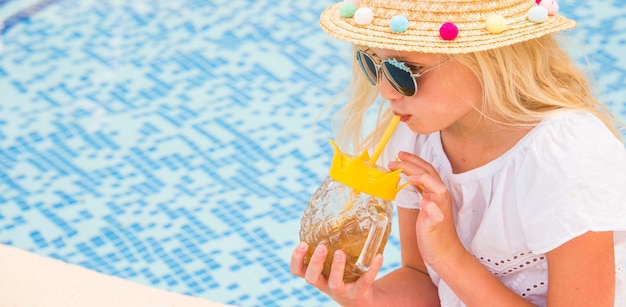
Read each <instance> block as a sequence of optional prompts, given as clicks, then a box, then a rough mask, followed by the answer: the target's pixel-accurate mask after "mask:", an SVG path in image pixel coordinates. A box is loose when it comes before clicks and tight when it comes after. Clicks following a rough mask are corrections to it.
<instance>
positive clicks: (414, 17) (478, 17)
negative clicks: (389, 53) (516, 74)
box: [320, 0, 576, 54]
mask: <svg viewBox="0 0 626 307" xmlns="http://www.w3.org/2000/svg"><path fill="white" fill-rule="evenodd" d="M538 2H539V1H535V0H395V1H394V0H387V1H384V0H360V1H358V0H345V1H343V2H340V3H336V4H333V5H331V6H330V7H328V8H327V9H326V10H325V11H324V12H323V13H322V15H321V18H320V25H321V27H322V29H324V31H326V32H327V33H328V34H330V35H331V36H333V37H335V38H338V39H340V40H344V41H348V42H351V43H355V44H358V45H364V46H368V47H376V48H383V49H391V50H398V51H417V52H425V53H444V54H456V53H468V52H475V51H482V50H487V49H493V48H498V47H502V46H506V45H511V44H514V43H518V42H522V41H525V40H529V39H533V38H537V37H540V36H543V35H545V34H548V33H553V32H558V31H562V30H567V29H571V28H573V27H575V26H576V23H575V22H574V21H573V20H570V19H567V18H565V17H563V16H561V15H558V14H557V12H558V4H557V3H556V1H555V0H542V1H541V2H540V3H538Z"/></svg>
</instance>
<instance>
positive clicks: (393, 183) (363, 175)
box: [330, 116, 404, 200]
mask: <svg viewBox="0 0 626 307" xmlns="http://www.w3.org/2000/svg"><path fill="white" fill-rule="evenodd" d="M399 122H400V118H399V117H398V116H394V118H393V119H392V120H391V123H390V124H389V126H388V127H387V130H386V131H385V133H384V134H383V137H382V139H381V141H380V142H379V143H378V145H377V146H376V149H375V150H374V153H373V155H372V157H371V158H370V156H369V154H368V152H367V151H364V152H363V153H362V154H361V155H360V156H358V157H356V158H355V157H353V156H350V155H347V154H343V153H342V152H341V150H340V149H339V147H338V146H337V144H335V142H333V141H332V140H331V141H330V143H331V144H332V145H333V147H334V149H335V153H334V155H333V161H332V163H331V166H330V177H331V178H333V179H334V180H335V181H338V182H341V183H343V184H345V185H346V186H348V187H351V188H353V189H355V190H357V191H361V192H365V193H367V194H369V195H372V196H374V197H379V198H383V199H386V200H394V199H395V198H396V194H397V193H398V192H399V191H400V190H401V189H402V188H403V187H404V185H402V186H400V187H398V183H399V182H400V173H401V172H402V170H396V171H393V172H391V171H389V170H388V169H386V168H383V167H380V166H378V165H376V164H375V163H376V160H378V156H379V155H380V153H381V152H382V149H383V148H384V147H385V144H386V143H387V141H388V140H389V137H391V134H392V133H393V131H394V130H395V128H396V126H397V125H398V123H399Z"/></svg>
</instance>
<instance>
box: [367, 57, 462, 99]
mask: <svg viewBox="0 0 626 307" xmlns="http://www.w3.org/2000/svg"><path fill="white" fill-rule="evenodd" d="M366 51H367V50H357V52H356V60H357V62H359V66H361V70H362V71H363V74H365V77H366V78H367V81H369V83H370V84H372V85H376V84H377V83H378V78H379V76H380V75H379V72H380V71H381V70H382V72H383V75H384V76H385V78H386V79H387V81H388V82H389V84H390V85H391V87H392V88H393V89H394V90H395V91H396V92H398V93H400V94H401V95H403V96H408V97H410V96H413V95H415V93H417V81H416V78H419V77H421V76H422V75H424V74H425V73H427V72H429V71H431V70H433V69H435V68H437V67H439V65H441V64H443V63H445V62H448V61H450V60H451V59H452V58H448V59H447V60H445V61H443V62H440V63H439V64H437V65H435V66H433V67H431V68H428V69H426V70H424V71H422V72H419V73H412V72H411V69H410V68H409V67H408V66H406V64H405V63H404V62H399V61H398V60H396V59H386V60H383V59H381V58H379V57H377V56H376V55H373V54H370V53H367V52H366ZM379 63H380V64H379Z"/></svg>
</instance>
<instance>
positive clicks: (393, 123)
mask: <svg viewBox="0 0 626 307" xmlns="http://www.w3.org/2000/svg"><path fill="white" fill-rule="evenodd" d="M398 123H400V116H397V115H394V116H393V118H392V119H391V122H389V125H387V129H386V130H385V133H383V137H382V138H381V139H380V141H378V144H377V145H376V148H375V149H374V153H372V157H370V160H369V162H370V163H371V164H376V161H377V160H378V157H379V156H380V154H381V153H382V152H383V149H385V146H386V145H387V142H388V141H389V138H390V137H391V135H392V134H393V132H394V131H395V130H396V127H397V126H398Z"/></svg>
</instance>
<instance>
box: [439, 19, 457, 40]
mask: <svg viewBox="0 0 626 307" xmlns="http://www.w3.org/2000/svg"><path fill="white" fill-rule="evenodd" d="M439 35H440V36H441V38H443V39H444V40H447V41H451V40H453V39H455V38H456V37H457V35H459V28H457V27H456V25H454V24H453V23H451V22H446V23H444V24H442V25H441V28H439Z"/></svg>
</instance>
